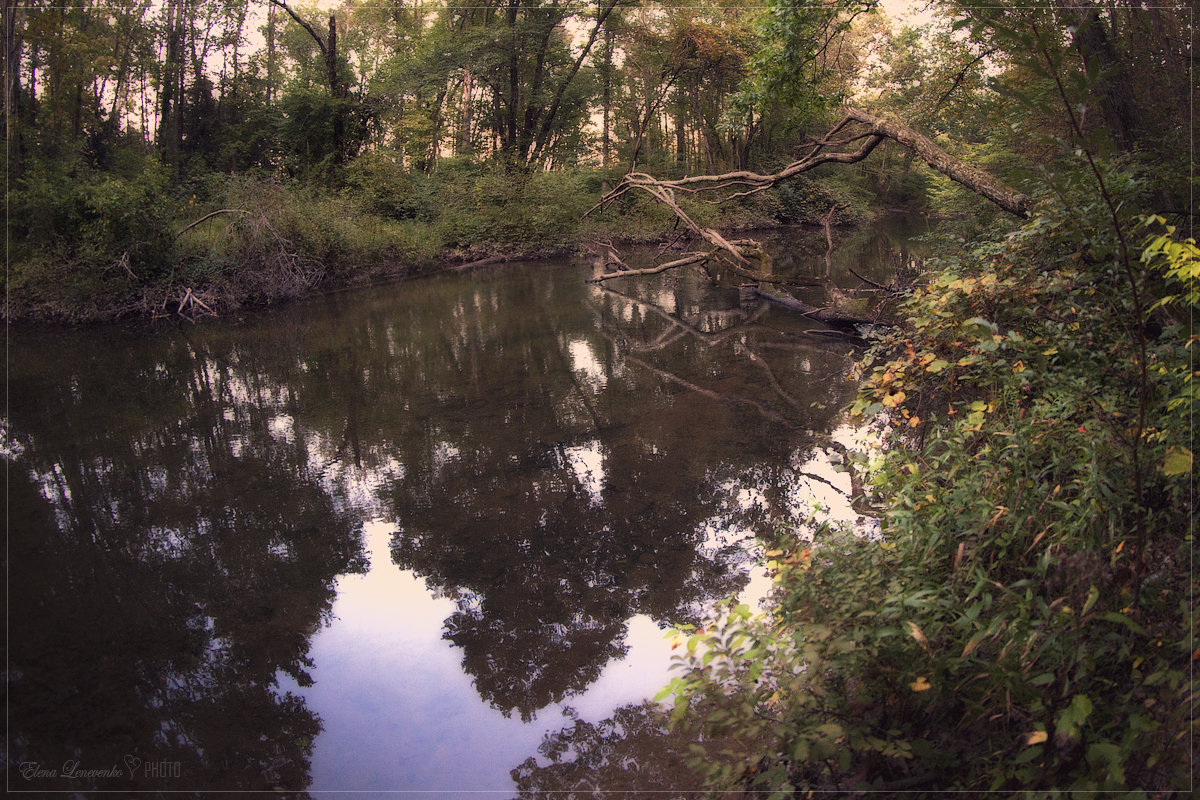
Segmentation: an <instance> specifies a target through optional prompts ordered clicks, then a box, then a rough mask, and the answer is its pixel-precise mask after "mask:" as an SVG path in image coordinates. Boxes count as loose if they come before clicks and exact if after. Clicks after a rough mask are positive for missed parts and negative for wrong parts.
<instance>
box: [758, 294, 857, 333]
mask: <svg viewBox="0 0 1200 800" xmlns="http://www.w3.org/2000/svg"><path fill="white" fill-rule="evenodd" d="M743 288H745V289H747V290H748V291H750V292H752V293H753V294H754V295H755V296H757V297H761V298H762V299H763V300H766V301H767V302H769V303H774V304H776V305H778V306H782V307H784V308H786V309H789V310H791V311H796V312H798V313H800V314H801V315H803V316H805V317H808V318H809V319H813V320H816V321H817V322H820V323H823V324H825V325H828V326H830V327H831V328H838V329H840V330H844V331H847V332H856V330H857V328H858V326H859V325H877V324H879V323H878V321H877V320H874V319H870V318H868V317H860V316H857V315H855V314H847V313H846V312H844V311H839V310H837V309H834V308H822V307H818V306H810V305H809V304H808V303H805V302H804V301H802V300H797V299H796V298H795V297H793V296H792V295H790V294H788V293H787V292H784V291H782V290H780V289H776V288H773V287H763V286H750V287H743Z"/></svg>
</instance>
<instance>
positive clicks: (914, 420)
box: [908, 417, 921, 428]
mask: <svg viewBox="0 0 1200 800" xmlns="http://www.w3.org/2000/svg"><path fill="white" fill-rule="evenodd" d="M920 424H921V418H920V417H913V418H912V419H910V420H909V421H908V427H910V428H915V427H917V426H918V425H920Z"/></svg>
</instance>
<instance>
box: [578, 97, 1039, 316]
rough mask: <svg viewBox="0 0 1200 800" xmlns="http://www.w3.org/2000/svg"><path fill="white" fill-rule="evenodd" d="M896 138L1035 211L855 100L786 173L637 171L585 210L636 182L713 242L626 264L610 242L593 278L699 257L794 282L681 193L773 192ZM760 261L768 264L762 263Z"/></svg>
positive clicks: (996, 196) (1022, 210) (998, 198)
mask: <svg viewBox="0 0 1200 800" xmlns="http://www.w3.org/2000/svg"><path fill="white" fill-rule="evenodd" d="M888 139H890V140H892V141H894V142H896V143H898V144H900V145H901V146H903V147H906V148H908V149H909V150H910V151H912V152H913V153H914V154H915V155H916V156H918V157H919V158H921V160H923V161H924V162H925V163H926V164H928V165H929V166H931V167H932V168H933V169H936V170H937V171H938V172H940V173H942V174H943V175H946V176H947V177H949V178H950V179H951V180H954V181H956V182H958V183H960V184H962V185H963V186H965V187H967V188H968V189H970V190H971V191H973V192H975V193H976V194H978V195H980V196H981V197H984V198H986V199H988V200H990V201H991V202H993V203H995V204H996V205H997V206H999V207H1000V208H1002V209H1004V210H1005V211H1007V212H1008V213H1010V214H1012V215H1014V216H1016V217H1019V218H1021V219H1025V218H1026V217H1028V215H1029V208H1030V206H1031V204H1032V199H1031V198H1030V197H1029V196H1028V195H1026V194H1023V193H1021V192H1019V191H1017V190H1015V189H1013V188H1011V187H1009V186H1006V185H1005V184H1004V183H1002V182H1001V181H999V180H997V179H996V178H995V177H994V176H993V175H991V174H989V173H988V172H986V171H984V170H982V169H979V168H978V167H974V166H972V165H970V164H967V163H966V162H964V161H962V160H960V159H958V158H956V157H954V156H952V155H950V154H949V153H947V152H946V151H944V150H942V149H941V148H940V147H938V146H937V145H935V144H934V143H933V142H932V141H931V140H930V139H929V138H928V137H926V136H924V135H922V134H920V133H918V132H917V131H915V130H913V129H912V128H910V127H908V126H907V125H905V124H903V123H900V122H896V121H894V120H888V119H884V118H883V117H880V116H876V115H874V114H870V113H868V112H866V111H862V110H860V109H857V108H851V107H847V108H845V109H844V111H843V116H842V118H841V120H840V121H839V122H838V123H837V124H836V125H834V126H833V127H832V128H830V129H829V132H828V133H826V134H825V135H824V136H823V137H821V138H820V139H815V140H810V141H808V142H806V143H805V144H804V145H802V146H801V148H802V149H807V150H808V152H807V153H806V154H805V155H804V156H803V157H802V158H800V159H798V160H796V161H793V162H792V163H791V164H788V165H787V166H786V167H784V168H783V169H781V170H779V171H778V172H774V173H770V174H766V175H764V174H760V173H757V172H752V171H750V170H735V171H732V172H726V173H723V174H720V175H694V176H690V177H684V178H676V179H659V178H655V177H654V176H652V175H649V174H647V173H645V172H635V171H632V170H631V171H630V172H629V173H628V174H626V175H625V177H624V178H623V179H622V180H621V182H620V183H619V184H617V186H616V187H615V188H614V189H613V190H612V191H610V192H608V193H607V194H606V195H605V196H604V197H603V198H602V199H601V200H600V202H599V203H597V204H596V205H595V206H593V207H592V208H591V209H589V210H588V212H587V213H586V214H585V215H584V216H587V215H588V214H591V213H592V212H593V211H597V210H602V209H603V208H604V207H605V206H607V205H608V204H610V203H612V202H614V201H615V200H617V199H618V198H620V197H621V196H623V195H625V194H627V193H628V192H630V191H632V190H635V189H636V190H640V191H644V192H646V193H647V194H649V195H650V196H651V197H653V198H654V199H655V200H656V201H657V202H659V203H661V204H662V205H664V206H666V207H667V208H669V209H670V210H671V212H672V213H673V214H674V215H675V218H676V219H677V220H678V221H679V223H681V224H682V226H683V227H684V228H685V229H686V230H687V231H689V232H690V233H692V234H693V235H694V236H696V237H697V238H699V239H700V240H702V241H704V242H706V243H707V244H708V245H709V247H708V249H707V250H706V251H703V252H701V251H697V252H694V253H690V254H688V255H687V256H685V257H683V258H678V259H675V260H673V261H669V262H667V263H664V264H658V265H655V266H653V267H646V268H641V269H634V268H631V267H629V266H628V265H627V264H625V262H624V261H623V260H622V259H621V257H620V255H619V254H618V253H617V251H616V248H615V247H613V246H612V245H611V244H607V243H605V246H606V247H607V249H608V250H609V251H610V255H609V256H608V257H607V258H606V259H605V262H604V265H603V268H601V269H599V270H597V273H596V274H595V275H593V277H592V279H591V280H592V281H593V282H600V281H605V280H609V279H611V278H618V277H633V276H640V275H655V274H658V273H661V272H666V271H668V270H671V269H676V268H678V267H683V266H688V265H692V264H704V265H707V264H708V263H710V262H718V263H720V265H721V266H722V267H724V268H726V269H728V270H730V271H732V272H733V273H735V274H737V275H739V276H741V277H743V278H746V279H748V280H751V281H754V282H756V283H760V284H761V283H768V284H771V283H784V282H787V281H786V280H785V279H781V278H779V277H777V276H775V275H771V274H770V259H769V257H768V256H767V255H766V253H765V252H764V251H763V248H762V245H761V243H760V242H758V241H756V240H753V239H743V240H730V239H727V238H725V236H723V235H722V234H721V233H720V232H718V231H717V230H716V229H714V228H710V227H706V226H703V225H700V224H698V223H697V222H696V221H695V220H693V219H692V218H691V216H690V215H689V214H688V213H687V211H685V210H684V209H683V207H682V206H681V205H680V203H679V200H678V197H677V193H678V192H684V193H687V194H690V195H702V194H704V195H707V196H708V197H714V198H715V199H711V200H708V202H713V203H724V202H728V201H731V200H735V199H737V198H739V197H746V196H749V195H752V194H757V193H759V192H763V191H766V190H767V189H770V188H771V187H773V186H775V185H776V184H778V183H780V182H781V181H785V180H787V179H789V178H793V177H795V176H797V175H800V174H802V173H805V172H808V171H810V170H812V169H815V168H816V167H819V166H821V165H823V164H830V163H836V164H855V163H857V162H859V161H862V160H863V159H865V158H866V157H867V156H869V155H870V154H871V153H872V151H874V150H875V148H876V147H878V146H879V145H880V144H881V143H882V142H884V141H885V140H888ZM855 143H858V146H857V149H855V150H851V151H845V150H836V149H830V148H837V147H843V146H846V145H851V144H855ZM836 208H837V207H836V206H834V208H833V209H830V214H829V215H828V216H827V217H826V218H825V219H824V222H825V232H826V239H827V240H828V241H829V243H830V244H831V245H832V237H831V236H830V233H829V224H830V221H831V219H832V214H833V212H834V211H835V210H836ZM755 260H757V262H758V264H759V265H760V266H763V267H765V269H761V270H760V269H755V263H754V262H755ZM609 265H615V266H620V267H622V269H620V270H617V271H615V272H606V271H605V268H606V267H607V266H609ZM854 274H855V275H856V276H858V277H859V278H861V279H862V280H863V281H864V282H866V283H870V284H872V285H874V286H876V287H878V288H881V289H885V290H886V288H887V287H883V286H881V285H880V284H877V283H874V282H873V281H870V280H867V279H866V278H862V276H861V275H858V273H854ZM803 313H809V312H803Z"/></svg>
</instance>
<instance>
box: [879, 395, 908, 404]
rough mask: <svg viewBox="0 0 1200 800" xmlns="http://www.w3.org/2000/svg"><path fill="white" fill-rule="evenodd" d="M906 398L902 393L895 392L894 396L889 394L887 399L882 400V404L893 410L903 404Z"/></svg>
mask: <svg viewBox="0 0 1200 800" xmlns="http://www.w3.org/2000/svg"><path fill="white" fill-rule="evenodd" d="M907 396H908V395H906V394H905V393H904V392H896V393H895V394H889V395H888V396H887V397H885V398H883V404H884V405H885V406H887V407H888V408H895V407H896V406H898V405H900V404H901V403H903V402H904V398H905V397H907Z"/></svg>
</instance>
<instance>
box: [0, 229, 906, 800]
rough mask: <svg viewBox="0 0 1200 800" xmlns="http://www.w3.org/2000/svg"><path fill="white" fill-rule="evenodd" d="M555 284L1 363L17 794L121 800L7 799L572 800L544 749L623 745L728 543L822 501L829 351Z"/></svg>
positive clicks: (684, 307)
mask: <svg viewBox="0 0 1200 800" xmlns="http://www.w3.org/2000/svg"><path fill="white" fill-rule="evenodd" d="M871 246H872V247H876V248H877V249H878V248H880V247H881V245H879V244H878V242H876V241H875V240H871ZM883 251H884V252H891V251H887V250H886V248H883ZM793 257H794V254H793ZM902 258H907V255H902ZM785 260H786V259H777V262H779V263H781V262H782V261H785ZM803 263H809V262H802V260H799V259H797V262H796V264H793V265H792V266H791V267H789V268H792V269H797V268H799V267H797V264H799V265H800V266H803ZM811 264H812V268H811V271H812V272H813V273H814V274H819V275H822V276H823V275H825V274H826V272H827V265H826V263H825V262H824V260H816V261H812V262H811ZM859 266H860V267H861V266H862V264H861V263H860V264H859ZM829 269H832V268H829ZM880 269H881V270H883V271H884V272H886V271H887V269H888V266H887V265H886V264H885V265H883V266H882V267H880ZM801 271H803V270H801ZM875 274H876V275H879V274H880V272H879V271H877V272H876V273H875ZM585 275H586V268H585V267H583V266H582V265H567V264H561V265H549V264H540V265H529V266H521V265H517V266H513V267H508V268H505V269H503V270H497V271H494V272H490V273H487V274H482V275H475V276H447V277H443V278H438V279H434V280H429V281H422V282H418V283H412V284H406V285H401V286H393V287H384V288H379V289H372V290H370V291H364V292H355V293H347V294H343V295H337V296H332V297H328V298H321V299H318V300H315V301H313V302H311V303H306V304H301V305H298V306H292V307H289V308H287V309H285V310H281V311H278V312H273V313H270V314H265V315H262V316H261V317H256V318H255V319H254V320H253V321H252V322H250V323H248V324H234V323H219V324H212V325H205V326H198V327H194V328H193V327H181V328H178V329H171V330H163V331H161V332H159V333H158V334H156V335H155V336H153V337H146V336H145V335H144V333H141V332H133V333H128V332H122V331H120V330H115V329H114V330H111V331H107V330H106V331H104V332H102V333H97V332H85V333H82V334H80V333H73V332H37V333H35V332H32V331H16V332H14V334H13V336H12V342H11V354H10V397H11V403H10V416H9V418H8V419H7V420H6V421H5V422H6V434H7V435H6V440H5V447H6V450H7V452H8V454H9V458H10V461H11V467H10V470H11V472H10V486H9V490H10V491H9V525H10V559H11V563H12V565H13V571H12V575H13V580H12V586H11V588H10V591H11V614H10V617H11V621H10V631H9V634H10V681H11V683H10V704H11V705H10V709H11V726H12V731H13V735H12V737H11V750H12V757H13V761H14V763H15V764H17V765H20V764H22V763H25V764H37V765H40V766H41V768H45V769H49V768H61V765H62V764H63V762H64V761H66V760H68V759H77V760H78V761H79V762H80V763H81V764H82V765H83V766H84V767H105V766H108V765H110V764H117V765H123V766H125V767H126V769H125V773H126V774H123V775H122V776H121V777H111V776H109V777H92V778H87V779H84V778H78V777H69V776H63V775H62V774H59V775H57V776H54V777H51V776H45V775H43V776H41V777H34V778H31V779H29V780H28V781H27V783H21V782H22V781H25V779H24V778H21V777H19V776H17V777H16V781H17V783H15V784H13V785H14V786H15V787H16V788H27V789H34V790H52V789H72V790H76V791H87V790H98V789H102V790H117V791H126V790H134V789H165V790H174V791H192V790H205V789H207V790H219V789H224V790H229V789H267V790H270V789H274V788H275V787H283V788H285V789H287V790H291V791H297V792H303V791H304V790H306V789H307V790H309V791H312V792H314V793H320V792H323V791H325V790H355V789H357V790H379V791H383V790H396V789H417V790H419V789H428V790H452V791H463V792H466V791H472V790H498V791H500V792H502V793H506V794H509V795H511V794H512V793H513V792H514V784H513V779H512V777H511V776H510V774H509V773H510V770H513V769H514V768H515V767H517V766H518V765H521V764H522V762H525V760H526V759H527V758H529V757H530V756H537V757H538V761H537V762H536V764H539V765H541V766H542V767H546V769H541V770H540V771H538V770H539V769H540V768H538V767H533V768H531V769H533V770H534V771H533V772H532V773H530V772H529V771H528V770H525V768H524V767H523V770H525V771H524V772H523V773H522V774H523V775H524V776H525V779H528V780H532V782H533V784H536V785H538V786H542V787H543V788H544V787H546V786H554V785H560V784H561V782H562V781H563V780H568V779H571V778H570V777H569V775H568V774H567V772H569V770H568V771H567V772H561V771H559V772H556V771H555V770H553V769H550V768H549V767H551V766H553V765H551V764H549V762H548V761H547V759H546V758H545V757H544V754H543V756H538V755H537V754H538V748H539V746H540V745H542V743H543V737H544V736H545V734H547V733H555V732H558V731H560V729H563V728H569V727H571V726H572V725H574V726H575V728H574V730H576V731H577V732H579V733H580V735H582V734H584V733H586V734H588V735H592V734H595V733H596V730H598V729H592V728H588V729H587V730H584V729H585V728H586V727H587V726H585V725H584V724H583V722H582V721H590V722H589V723H588V724H591V723H600V721H601V720H604V719H605V718H608V717H611V715H613V714H614V712H616V713H618V714H621V713H624V714H626V716H625V717H623V719H625V720H626V725H627V727H629V728H630V729H632V728H634V727H637V725H642V733H645V734H646V735H647V736H652V735H653V727H654V726H653V725H649V726H648V727H647V725H645V724H643V722H644V720H643V722H639V721H638V720H639V719H642V718H638V719H635V718H634V716H629V715H630V714H634V712H631V711H626V712H617V711H616V710H617V709H618V708H619V707H621V706H624V705H626V704H629V703H637V702H639V701H641V700H642V699H643V698H645V697H647V696H649V695H653V694H654V693H655V692H656V691H657V690H658V688H660V687H661V686H662V685H663V684H664V683H665V681H666V678H667V672H666V669H667V666H668V663H669V660H670V654H671V651H670V645H669V643H668V642H667V641H666V639H665V638H664V629H665V628H666V627H668V626H670V625H674V624H679V623H682V622H688V621H696V620H698V619H699V618H700V617H701V615H702V614H703V613H704V611H705V609H706V608H708V607H709V606H710V605H711V604H712V603H713V602H714V601H715V600H716V599H718V598H720V597H723V596H726V595H728V594H730V593H734V592H738V591H749V593H750V594H754V593H761V591H762V589H763V587H764V586H765V585H766V584H765V581H764V579H763V578H762V577H761V576H759V577H758V578H757V579H755V581H754V582H753V583H752V585H751V586H750V588H749V590H747V589H746V587H747V583H748V582H749V581H750V580H751V576H750V575H749V573H748V564H749V562H750V558H749V556H748V554H747V547H746V540H747V537H749V536H751V535H752V533H753V532H756V531H757V532H763V531H766V530H767V529H769V527H770V524H771V523H770V520H771V519H772V518H776V519H784V520H787V519H794V518H795V517H796V516H797V515H804V514H807V513H809V512H810V511H811V505H812V501H813V499H814V498H816V499H819V500H821V502H824V503H826V504H835V503H836V501H838V499H839V497H840V495H841V492H844V491H845V489H847V488H848V486H842V485H841V483H845V476H843V475H838V474H836V473H835V472H833V471H832V469H831V467H830V463H829V458H830V457H829V454H828V452H826V450H825V449H824V447H823V442H825V441H826V438H825V437H826V432H828V431H830V430H831V429H832V428H833V427H834V425H835V423H836V410H837V409H838V408H839V407H840V406H841V405H842V404H843V403H844V402H845V400H846V398H847V396H848V393H849V392H850V391H852V389H853V387H852V386H850V385H849V384H847V382H846V381H845V380H844V376H845V373H846V367H847V358H848V351H847V349H846V348H844V347H838V346H832V347H831V346H829V345H828V344H827V343H826V342H825V341H824V340H821V339H820V338H819V337H813V336H811V335H809V334H808V332H807V329H808V328H810V327H811V326H810V325H809V324H808V323H806V322H805V321H803V320H798V319H796V318H795V317H789V316H788V315H786V314H781V313H777V312H775V311H773V310H768V309H757V308H748V307H743V306H741V305H739V299H738V296H737V292H736V290H732V291H731V290H718V289H712V288H711V287H708V286H707V285H706V284H705V283H704V282H702V281H701V280H699V279H698V278H696V277H695V276H693V275H676V276H667V277H664V278H663V279H661V280H659V281H656V282H653V283H651V282H639V283H634V284H628V285H625V286H621V287H613V288H614V289H616V291H605V290H601V289H599V288H597V287H590V286H587V285H585V284H584V283H583V281H582V278H583V277H584V276H585ZM835 277H836V276H835ZM842 433H844V432H842ZM814 476H815V477H814ZM839 482H841V483H839ZM829 483H832V484H833V486H830V485H829ZM842 513H843V514H848V515H851V516H852V512H850V511H848V510H843V512H842ZM635 716H636V715H635ZM576 720H580V722H576ZM631 735H632V734H631ZM638 735H641V734H638ZM631 741H632V740H631ZM639 741H640V740H639ZM631 746H632V745H631ZM638 746H641V745H640V744H639V745H638ZM159 762H169V763H172V764H176V765H178V766H177V768H176V769H177V772H178V775H168V776H166V777H164V776H163V775H162V774H161V773H159V774H151V773H148V772H147V771H146V770H145V768H144V767H142V766H141V765H144V764H150V763H159ZM132 766H137V767H138V769H137V770H134V769H132V768H131V767H132ZM526 766H528V765H526ZM558 766H560V767H561V766H562V765H561V764H560V765H558ZM59 771H60V773H61V769H59ZM11 780H12V778H10V782H11ZM664 780H665V779H664ZM556 781H558V782H559V784H556V783H555V782H556ZM443 796H444V795H443Z"/></svg>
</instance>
